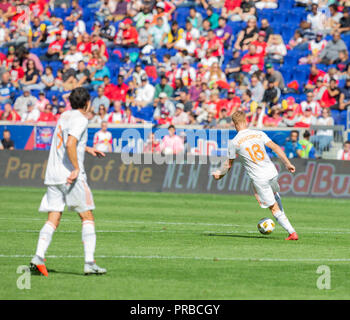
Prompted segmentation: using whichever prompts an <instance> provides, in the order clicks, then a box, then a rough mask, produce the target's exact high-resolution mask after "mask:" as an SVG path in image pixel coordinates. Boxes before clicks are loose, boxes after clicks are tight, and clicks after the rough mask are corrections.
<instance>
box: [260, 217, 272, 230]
mask: <svg viewBox="0 0 350 320" xmlns="http://www.w3.org/2000/svg"><path fill="white" fill-rule="evenodd" d="M258 230H259V231H260V233H262V234H270V233H272V231H273V230H275V223H274V222H273V221H272V220H271V219H269V218H264V219H261V220H260V221H259V222H258Z"/></svg>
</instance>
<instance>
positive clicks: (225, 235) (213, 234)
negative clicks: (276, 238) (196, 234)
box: [205, 233, 273, 240]
mask: <svg viewBox="0 0 350 320" xmlns="http://www.w3.org/2000/svg"><path fill="white" fill-rule="evenodd" d="M205 235H206V236H208V237H231V238H248V239H264V240H271V239H273V238H272V237H264V236H248V235H245V234H229V233H206V234H205Z"/></svg>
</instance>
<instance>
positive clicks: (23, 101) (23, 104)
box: [13, 88, 38, 116]
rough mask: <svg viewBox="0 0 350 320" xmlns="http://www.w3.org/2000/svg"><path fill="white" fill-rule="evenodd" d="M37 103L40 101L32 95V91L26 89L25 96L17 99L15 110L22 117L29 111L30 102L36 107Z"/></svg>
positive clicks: (24, 90)
mask: <svg viewBox="0 0 350 320" xmlns="http://www.w3.org/2000/svg"><path fill="white" fill-rule="evenodd" d="M37 101H38V99H37V98H35V97H34V96H32V95H31V92H30V90H29V89H28V88H24V89H23V94H22V95H21V96H19V97H18V98H17V99H16V101H15V104H14V106H13V109H14V110H15V111H16V112H18V113H19V115H20V116H21V115H22V114H23V113H25V112H26V111H27V105H28V103H29V102H31V103H32V104H33V105H34V106H35V105H36V103H37Z"/></svg>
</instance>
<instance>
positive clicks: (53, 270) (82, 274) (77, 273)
mask: <svg viewBox="0 0 350 320" xmlns="http://www.w3.org/2000/svg"><path fill="white" fill-rule="evenodd" d="M47 272H48V273H49V274H50V273H57V274H70V275H73V276H82V277H85V275H84V273H83V272H80V273H79V272H71V271H57V270H55V269H47Z"/></svg>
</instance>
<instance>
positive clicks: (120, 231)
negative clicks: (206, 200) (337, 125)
mask: <svg viewBox="0 0 350 320" xmlns="http://www.w3.org/2000/svg"><path fill="white" fill-rule="evenodd" d="M39 231H40V230H20V229H10V230H0V233H39ZM282 232H283V231H282V230H280V231H275V232H274V233H282ZM56 233H81V230H57V231H56ZM96 233H175V234H191V233H192V234H193V233H194V234H228V235H229V234H242V233H251V234H258V235H260V234H259V232H258V231H257V230H234V231H220V230H211V231H200V230H198V231H195V230H189V231H181V230H96ZM301 234H334V235H336V234H350V231H335V232H332V231H319V232H317V231H303V232H302V233H301Z"/></svg>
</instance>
